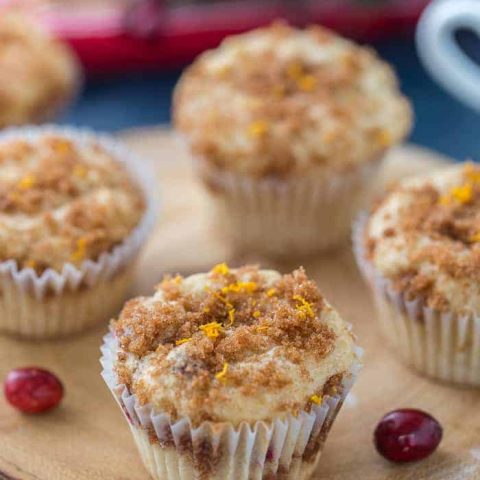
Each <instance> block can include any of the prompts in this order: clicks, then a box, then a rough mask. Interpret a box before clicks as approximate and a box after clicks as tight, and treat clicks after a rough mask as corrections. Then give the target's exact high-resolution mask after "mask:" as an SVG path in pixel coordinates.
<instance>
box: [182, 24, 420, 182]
mask: <svg viewBox="0 0 480 480" xmlns="http://www.w3.org/2000/svg"><path fill="white" fill-rule="evenodd" d="M255 38H258V39H259V40H258V41H259V42H265V43H266V47H265V48H256V43H255V40H254V39H255ZM301 39H304V40H305V39H307V40H308V48H306V47H305V46H304V47H303V48H302V47H300V46H298V48H297V49H296V50H294V49H293V48H290V47H289V43H288V42H290V41H302V40H301ZM284 45H286V47H285V52H286V54H285V55H282V54H279V52H282V51H283V47H284ZM335 46H338V48H334V47H335ZM310 49H311V50H312V51H313V52H316V51H322V49H323V50H324V51H325V52H326V53H325V58H324V59H323V60H319V56H317V55H309V54H308V51H309V50H310ZM290 50H292V51H290ZM289 52H290V53H289ZM228 54H231V55H232V58H233V59H232V60H231V61H230V63H225V64H224V65H219V66H215V65H216V59H218V58H220V59H222V58H223V57H222V55H226V56H227V55H228ZM212 65H213V66H212ZM266 66H268V68H266ZM373 72H377V73H378V74H379V78H381V80H380V81H379V80H378V79H377V80H375V81H379V88H378V89H376V90H374V91H370V90H369V89H368V88H366V87H367V85H368V82H366V81H364V79H365V78H366V77H367V76H369V75H371V74H372V73H373ZM373 78H376V76H375V75H373ZM212 85H213V88H212V87H211V86H212ZM230 92H231V93H230ZM229 93H230V95H229ZM234 96H235V98H238V100H235V101H234V100H232V98H233V97H234ZM240 99H242V101H240ZM226 102H231V108H222V106H224V105H225V104H226ZM196 103H199V105H205V104H207V105H209V104H211V108H209V109H208V110H209V111H208V114H206V115H203V116H202V121H201V122H199V121H198V118H199V117H198V115H197V113H198V108H194V109H192V105H196ZM383 103H385V105H386V106H387V108H385V109H383V108H381V107H382V104H383ZM392 105H393V107H394V108H390V106H392ZM232 109H233V111H236V112H237V113H238V115H237V116H236V117H235V116H234V117H235V118H234V119H232V113H231V112H232ZM410 116H411V114H410V111H409V107H408V104H407V102H406V100H405V99H404V98H403V97H402V96H401V95H400V93H399V92H398V88H397V85H396V80H395V76H394V74H393V72H392V71H391V70H390V68H389V67H388V66H387V65H386V64H384V63H383V62H381V61H380V60H379V59H378V58H377V56H376V54H375V53H374V52H373V51H371V50H369V49H367V48H365V47H359V46H356V45H354V44H352V43H350V42H344V41H343V40H341V39H340V38H339V37H338V36H337V35H335V34H334V33H332V32H330V31H328V30H327V29H324V28H322V27H319V26H311V27H308V28H307V29H305V30H304V31H301V30H297V29H295V28H293V27H290V26H288V25H286V24H283V23H281V22H277V23H274V24H273V25H271V26H269V27H266V28H261V29H258V30H256V31H254V32H250V33H247V34H246V35H241V36H239V37H232V38H229V39H227V40H226V41H225V42H224V43H223V44H222V45H221V46H220V47H219V48H218V49H217V50H215V51H212V52H207V53H205V54H204V55H202V56H200V57H199V58H198V59H197V60H196V61H195V62H194V64H193V65H192V66H191V67H189V68H188V69H187V70H186V72H185V73H184V75H183V76H182V79H181V80H180V82H179V85H178V86H177V88H176V92H175V96H174V119H175V123H176V125H177V127H178V128H179V129H180V130H182V131H183V132H184V133H187V135H188V136H189V138H190V140H191V147H192V149H193V151H194V153H195V154H199V155H201V156H202V157H205V158H206V159H207V160H208V161H209V162H211V163H213V164H214V165H215V166H216V167H219V168H227V169H228V168H232V167H233V168H240V165H237V164H239V163H240V164H241V168H242V171H243V169H247V170H248V171H249V172H251V173H252V174H254V175H258V176H260V177H262V176H270V175H273V176H284V175H288V174H290V173H292V172H300V171H303V170H304V169H305V168H306V167H307V164H308V165H311V166H325V165H327V164H331V165H332V166H335V168H340V167H342V168H348V166H351V165H352V164H355V159H354V158H353V155H352V156H351V154H352V151H354V150H355V151H356V153H357V157H358V155H360V157H362V158H364V160H369V159H372V158H376V157H377V156H378V155H379V153H380V152H382V151H384V150H385V149H386V148H388V147H390V146H391V145H392V144H394V143H396V142H397V141H398V140H399V138H401V137H403V136H404V134H405V133H406V132H407V131H408V129H409V125H410ZM366 117H371V118H372V120H371V121H368V122H366V121H365V118H366ZM396 117H398V122H396V124H395V125H393V126H392V125H391V123H392V120H393V121H395V118H396ZM398 127H400V128H398ZM219 131H220V132H225V134H228V135H231V136H232V140H231V141H230V142H223V141H220V139H219V138H218V132H219ZM232 132H233V133H232ZM237 135H240V137H243V136H244V137H245V138H246V139H245V143H246V144H251V150H248V151H246V152H245V151H243V150H242V149H241V148H238V149H235V150H233V149H232V148H231V147H232V144H233V145H236V144H237V143H240V142H239V141H237V140H236V138H237ZM312 137H313V138H314V139H315V141H314V142H311V141H310V139H311V138H312ZM221 138H222V136H221ZM302 138H303V139H304V142H303V143H302V144H301V147H303V148H301V150H302V151H303V150H306V151H307V152H308V162H306V161H305V157H306V156H307V154H305V153H304V154H303V155H300V154H299V153H298V150H299V148H300V146H299V145H297V143H296V142H297V141H298V140H299V139H302ZM226 145H227V146H226ZM253 154H254V158H255V161H254V162H252V163H250V162H248V158H247V157H252V155H253ZM337 160H338V161H337ZM347 160H348V161H347ZM247 167H248V168H247Z"/></svg>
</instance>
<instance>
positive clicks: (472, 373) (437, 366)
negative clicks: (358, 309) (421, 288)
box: [353, 214, 480, 386]
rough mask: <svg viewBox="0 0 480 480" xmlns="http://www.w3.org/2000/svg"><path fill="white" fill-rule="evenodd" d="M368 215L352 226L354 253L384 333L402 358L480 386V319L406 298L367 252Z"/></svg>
mask: <svg viewBox="0 0 480 480" xmlns="http://www.w3.org/2000/svg"><path fill="white" fill-rule="evenodd" d="M367 220H368V216H367V215H366V214H361V215H360V216H359V217H358V219H357V220H356V222H355V225H354V228H353V245H354V254H355V257H356V260H357V264H358V266H359V269H360V271H361V272H362V275H363V276H364V278H365V279H366V281H367V282H368V284H369V286H370V288H371V289H372V291H373V294H374V299H375V303H376V306H377V310H378V320H379V322H380V325H381V327H382V331H383V333H384V335H385V336H386V338H387V339H388V340H389V341H390V343H391V345H392V346H393V347H394V348H395V350H396V351H397V352H398V353H399V355H400V356H401V357H402V359H403V360H404V361H405V362H407V363H408V364H409V365H411V366H413V367H414V368H415V369H416V370H417V371H418V372H420V373H422V374H424V375H427V376H429V377H431V378H435V379H438V380H442V381H446V382H454V383H458V384H463V385H470V386H480V317H475V316H460V315H457V314H455V313H453V312H439V311H437V310H434V309H432V308H429V307H428V306H427V305H426V304H425V302H424V300H423V299H421V298H418V299H414V300H408V299H406V298H405V297H404V295H403V294H402V293H401V292H398V291H396V290H395V289H394V288H393V285H392V282H391V281H390V280H389V279H386V278H384V277H382V275H380V273H379V272H377V271H375V269H374V267H373V265H372V264H371V263H370V262H369V261H368V260H367V258H366V255H365V251H364V242H363V238H364V231H365V228H366V223H367Z"/></svg>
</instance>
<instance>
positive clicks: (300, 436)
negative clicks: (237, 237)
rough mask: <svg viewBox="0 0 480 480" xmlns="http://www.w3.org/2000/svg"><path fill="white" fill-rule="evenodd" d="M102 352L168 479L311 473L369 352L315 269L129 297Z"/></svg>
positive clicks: (205, 280) (249, 273) (234, 272)
mask: <svg viewBox="0 0 480 480" xmlns="http://www.w3.org/2000/svg"><path fill="white" fill-rule="evenodd" d="M102 352H103V357H102V364H103V367H104V370H103V377H104V379H105V381H106V383H107V385H108V387H109V388H110V389H111V391H112V393H113V395H114V397H115V399H116V400H117V402H118V403H119V405H120V407H121V408H122V409H123V411H124V413H125V416H126V418H127V420H128V423H129V425H130V428H131V431H132V433H133V436H134V438H135V441H136V443H137V446H138V449H139V452H140V454H141V457H142V460H143V462H144V464H145V466H146V468H147V470H148V471H149V473H150V475H151V476H152V477H153V478H155V479H158V480H160V479H161V480H173V479H181V480H193V479H196V478H202V479H204V480H207V479H219V480H220V479H222V480H227V479H231V480H248V479H251V478H280V477H279V476H281V478H283V479H292V480H293V479H295V480H302V479H307V478H309V477H310V475H311V473H312V472H313V470H314V469H315V467H316V465H317V463H318V459H319V456H320V452H321V450H322V447H323V444H324V442H325V439H326V437H327V435H328V432H329V430H330V428H331V426H332V423H333V421H334V419H335V417H336V415H337V413H338V410H339V409H340V407H341V405H342V403H343V400H344V398H345V396H346V394H347V392H348V390H349V388H350V387H351V385H352V383H353V381H354V379H355V375H356V373H357V371H358V368H359V353H360V352H359V349H358V348H357V347H356V346H355V340H354V337H353V335H352V333H351V331H350V327H349V325H348V324H346V323H345V322H344V321H343V320H342V319H341V318H340V317H339V315H338V314H337V313H336V312H335V310H333V309H332V307H331V306H330V305H329V304H328V303H327V302H326V301H325V300H324V298H323V297H322V296H321V294H320V293H319V291H318V289H317V286H316V285H315V283H314V282H312V281H311V280H309V279H308V278H307V276H306V274H305V272H304V270H303V269H299V270H296V271H294V272H293V273H292V274H289V275H283V276H282V275H280V274H279V273H277V272H276V271H272V270H259V269H258V267H253V266H245V267H241V268H238V269H230V268H229V267H228V266H227V265H226V264H220V265H217V266H216V267H214V268H213V269H212V270H211V271H210V272H209V273H206V274H197V275H192V276H190V277H187V278H183V277H181V276H176V277H167V278H165V279H164V281H163V282H162V283H161V284H160V285H159V286H158V287H157V289H156V291H155V293H154V295H153V296H152V297H140V298H136V299H134V300H131V301H129V302H128V303H127V304H126V306H125V307H124V309H123V311H122V313H121V314H120V316H119V318H118V320H116V321H114V322H112V325H111V332H110V334H108V335H107V336H106V337H105V342H104V345H103V347H102Z"/></svg>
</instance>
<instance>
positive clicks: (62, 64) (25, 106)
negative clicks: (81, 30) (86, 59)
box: [0, 11, 79, 127]
mask: <svg viewBox="0 0 480 480" xmlns="http://www.w3.org/2000/svg"><path fill="white" fill-rule="evenodd" d="M78 68H79V67H78V64H77V61H76V60H75V57H74V56H73V54H72V52H71V51H70V49H69V48H68V47H67V46H66V45H63V44H61V43H60V42H58V41H56V40H54V39H53V38H51V37H50V36H49V35H48V34H47V32H45V31H44V30H42V29H41V28H40V27H39V25H37V24H36V23H35V22H33V21H32V20H30V19H28V18H27V17H26V16H21V15H20V14H14V13H5V12H4V11H1V12H0V72H1V75H0V127H5V126H7V125H18V124H23V123H31V122H37V121H40V120H43V119H45V118H48V117H50V116H51V115H52V114H54V113H55V111H56V110H57V109H58V108H59V107H61V106H62V105H63V104H64V103H65V102H66V101H68V99H69V98H70V97H71V96H72V95H73V93H74V90H75V88H76V86H77V83H78V80H79V78H78V77H79V71H78Z"/></svg>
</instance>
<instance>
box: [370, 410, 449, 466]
mask: <svg viewBox="0 0 480 480" xmlns="http://www.w3.org/2000/svg"><path fill="white" fill-rule="evenodd" d="M442 435H443V430H442V427H441V425H440V424H439V423H438V421H437V420H435V418H433V417H432V416H431V415H429V414H428V413H425V412H422V411H421V410H413V409H402V410H394V411H393V412H390V413H387V415H385V416H384V417H383V418H382V420H381V421H380V423H379V424H378V425H377V428H376V429H375V438H374V440H375V447H376V448H377V450H378V452H379V453H380V455H382V456H384V457H385V458H386V459H387V460H390V461H391V462H397V463H405V462H415V461H417V460H423V459H424V458H426V457H428V456H429V455H431V454H432V453H433V452H434V451H435V450H436V448H437V447H438V445H439V443H440V441H441V440H442Z"/></svg>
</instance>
